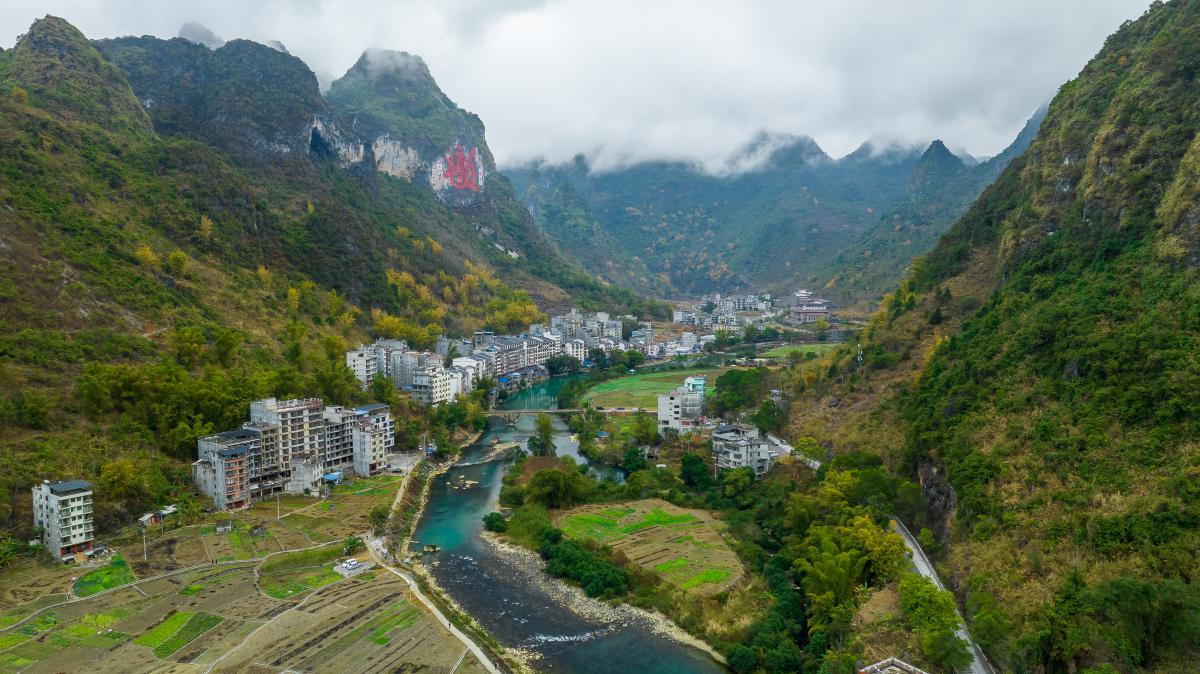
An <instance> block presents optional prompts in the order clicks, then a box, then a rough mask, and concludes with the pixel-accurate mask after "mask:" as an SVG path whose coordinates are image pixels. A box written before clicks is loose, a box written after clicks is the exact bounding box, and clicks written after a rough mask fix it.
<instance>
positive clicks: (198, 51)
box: [95, 36, 368, 167]
mask: <svg viewBox="0 0 1200 674" xmlns="http://www.w3.org/2000/svg"><path fill="white" fill-rule="evenodd" d="M95 44H96V46H97V48H99V50H100V51H101V52H102V53H103V54H104V55H105V56H106V57H107V58H108V59H110V60H111V61H113V63H115V64H116V65H117V66H118V67H119V68H120V69H121V71H123V72H124V73H125V74H126V76H127V77H128V79H129V83H130V85H131V86H132V87H133V90H134V93H136V94H137V97H138V99H139V100H140V101H141V104H142V106H143V107H144V108H145V110H146V112H147V113H148V114H149V115H150V119H152V120H153V122H154V126H155V128H156V129H158V131H159V132H160V133H166V134H171V133H178V134H181V135H187V136H191V137H194V138H198V139H201V140H204V141H205V142H208V143H210V144H212V145H216V146H218V147H221V148H222V149H224V150H227V151H229V152H231V153H233V154H235V155H238V156H242V157H251V158H266V157H272V156H280V155H290V156H308V155H316V156H328V157H330V158H332V159H334V160H335V161H336V162H337V163H338V164H340V165H341V166H343V167H346V166H350V165H352V164H356V163H359V162H362V161H364V160H365V159H366V158H367V154H368V150H367V148H366V147H365V145H364V143H363V142H362V141H361V140H360V139H359V138H357V137H355V136H354V135H353V134H352V133H351V132H350V131H349V129H350V128H351V126H352V125H351V124H350V123H349V120H345V119H342V118H340V117H339V115H338V114H337V113H336V112H335V111H334V110H333V108H332V107H330V105H329V104H328V103H327V102H326V101H325V99H324V98H322V96H321V92H320V89H319V86H318V83H317V78H316V76H315V75H313V73H312V71H310V70H309V69H308V66H306V65H305V64H304V62H303V61H301V60H300V59H298V58H296V57H294V56H291V55H290V54H287V53H286V52H283V51H279V50H277V49H275V48H272V47H268V46H266V45H261V44H258V43H256V42H251V41H249V40H231V41H230V42H226V43H224V44H222V46H220V47H218V48H217V49H210V48H209V47H207V46H204V45H202V44H198V43H196V42H192V41H190V40H186V39H183V38H175V39H171V40H161V39H158V38H154V37H148V36H144V37H126V38H118V39H113V40H99V41H97V42H95Z"/></svg>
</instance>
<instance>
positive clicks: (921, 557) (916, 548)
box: [891, 517, 996, 674]
mask: <svg viewBox="0 0 1200 674" xmlns="http://www.w3.org/2000/svg"><path fill="white" fill-rule="evenodd" d="M891 519H892V530H893V531H895V532H896V533H898V534H900V538H903V539H904V545H906V546H908V549H909V551H910V552H912V563H913V566H915V567H917V573H919V574H921V575H922V576H925V577H926V578H928V579H929V580H932V581H933V584H934V585H937V586H938V588H939V589H942V590H945V589H946V586H945V585H943V584H942V579H941V578H939V577H938V574H937V571H936V570H934V568H933V563H932V562H930V561H929V557H927V556H926V555H925V551H924V550H922V549H921V544H920V543H918V542H917V539H916V537H915V536H913V535H912V532H910V531H909V530H908V527H906V526H904V523H903V522H901V521H900V520H899V519H896V518H895V517H893V518H891ZM955 613H958V609H955ZM955 633H956V634H957V635H958V638H959V639H962V640H963V641H965V642H967V648H968V649H970V651H971V664H970V665H969V666H967V667H964V668H962V669H961V670H959V671H960V672H963V673H964V674H996V670H995V668H993V667H992V665H991V663H990V662H988V659H987V656H986V655H984V653H983V649H982V648H980V647H979V644H977V643H975V641H974V640H973V639H972V638H971V635H970V634H969V633H968V632H967V624H966V622H965V621H964V620H963V617H962V614H961V613H959V614H958V630H957V631H956V632H955Z"/></svg>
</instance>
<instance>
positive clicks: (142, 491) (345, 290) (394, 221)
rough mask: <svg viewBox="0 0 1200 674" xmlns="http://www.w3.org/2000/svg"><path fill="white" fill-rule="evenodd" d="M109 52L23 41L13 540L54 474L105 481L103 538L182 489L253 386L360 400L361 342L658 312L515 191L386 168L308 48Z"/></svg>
mask: <svg viewBox="0 0 1200 674" xmlns="http://www.w3.org/2000/svg"><path fill="white" fill-rule="evenodd" d="M99 47H100V49H99V50H98V49H97V48H96V46H94V45H93V44H91V43H89V42H88V41H87V39H86V38H85V37H84V36H83V35H82V34H80V33H79V31H78V30H76V29H75V28H74V27H72V26H71V25H70V24H68V23H67V22H65V21H63V20H61V19H57V18H53V17H47V18H46V19H43V20H40V21H38V22H36V23H35V24H34V25H33V26H32V27H31V28H30V30H29V32H28V33H26V34H25V35H23V36H21V38H20V39H19V40H18V42H17V44H16V46H15V47H14V48H13V49H11V50H8V51H4V52H0V148H2V150H0V250H3V251H4V254H3V255H2V256H0V314H2V315H3V317H4V320H3V321H0V425H2V426H3V429H4V431H3V434H2V435H3V439H2V440H0V526H4V525H8V524H10V523H16V524H20V525H21V526H27V525H28V522H29V518H28V512H27V510H26V509H27V508H28V502H29V492H28V486H29V485H30V484H31V483H33V482H34V481H36V480H40V479H42V478H60V477H83V478H86V479H91V480H97V481H98V483H99V485H100V488H99V490H98V507H97V523H98V524H100V525H101V527H103V526H105V525H107V524H110V523H112V522H114V521H119V520H120V519H122V518H126V517H128V514H129V513H130V512H136V509H137V508H139V507H144V506H146V505H152V504H153V503H156V502H158V501H159V499H163V498H166V495H167V493H168V492H170V491H171V490H172V489H174V488H176V487H178V486H180V485H183V484H185V483H186V476H187V463H188V462H190V461H191V460H192V458H193V453H194V448H195V446H194V440H195V438H196V437H197V436H199V435H202V434H204V433H207V432H211V431H212V430H220V429H222V428H225V427H229V426H232V425H236V423H238V422H239V421H240V420H241V419H242V417H243V416H244V415H245V412H246V408H245V403H246V402H247V401H249V400H250V399H253V398H254V397H258V396H264V395H271V394H275V395H280V396H285V395H324V396H326V397H328V398H330V399H332V400H344V401H347V402H349V401H351V400H356V399H359V397H360V394H359V393H357V392H356V390H355V387H353V386H352V385H351V384H352V383H348V382H347V380H346V374H347V373H346V371H345V369H344V367H343V366H342V364H341V361H342V354H341V350H342V349H343V348H344V346H345V345H346V344H348V343H355V342H358V341H360V340H364V339H368V338H371V337H374V336H387V337H399V338H403V339H407V340H409V341H410V342H411V343H413V344H414V345H416V346H428V345H430V344H431V343H432V340H433V339H434V338H435V337H436V335H438V334H440V333H443V332H446V333H452V334H468V333H469V332H470V331H472V330H477V329H482V328H489V329H494V330H497V331H504V332H507V331H519V330H521V329H523V328H524V327H525V326H526V325H527V324H528V323H529V322H530V321H532V320H538V319H540V318H541V317H543V316H544V313H543V312H542V310H541V308H540V307H539V306H538V304H537V303H538V302H540V303H541V306H542V307H544V308H551V307H561V306H564V305H567V304H571V303H576V304H579V305H583V306H594V307H610V308H613V309H623V310H633V311H642V310H654V309H656V308H657V305H654V304H644V303H642V302H641V300H640V299H638V298H637V297H635V296H633V295H631V294H629V293H627V292H624V291H619V290H617V289H614V288H612V287H610V286H606V285H603V284H601V283H599V282H597V281H596V280H595V279H594V278H592V277H590V276H588V275H586V274H585V273H583V272H582V271H581V270H580V269H579V268H578V267H577V266H575V265H572V264H570V263H569V262H566V261H565V260H564V259H563V258H562V257H561V256H560V255H559V254H558V252H557V249H556V248H555V247H554V246H553V244H551V243H550V242H549V241H548V240H546V239H545V238H544V237H542V236H541V235H540V234H539V233H538V232H537V230H536V227H535V226H534V225H533V224H532V222H531V220H530V219H529V217H528V215H527V214H525V213H524V211H523V209H522V208H521V207H520V206H519V205H518V204H516V203H515V202H513V201H512V200H511V198H508V200H507V201H505V197H504V192H503V190H499V191H498V192H497V194H495V195H491V194H486V193H485V194H486V196H487V199H488V200H489V203H490V204H491V206H490V207H489V208H490V210H489V209H481V208H476V207H472V206H463V205H461V204H458V203H454V202H452V201H451V200H447V199H442V198H440V197H439V194H438V192H437V190H435V189H433V188H432V187H431V186H430V185H429V184H427V183H421V182H419V181H412V180H406V179H404V178H403V177H395V176H393V175H389V174H387V173H385V172H383V171H381V170H379V169H378V166H377V163H376V162H375V161H374V155H373V154H372V151H371V147H370V143H369V142H367V141H364V140H363V139H362V138H359V137H357V136H355V135H354V134H353V133H351V132H350V130H352V129H353V128H354V118H353V116H351V115H348V114H346V113H343V112H340V111H338V110H336V109H335V108H334V107H333V106H331V105H330V104H328V103H326V102H325V101H324V99H323V98H322V97H321V96H320V93H319V91H318V89H317V82H316V78H315V77H313V75H312V73H311V72H310V71H309V70H308V69H307V67H306V66H304V64H303V63H301V62H300V61H298V60H297V59H295V58H294V57H292V56H290V55H288V54H286V53H284V52H281V51H276V50H274V49H271V48H269V47H266V46H263V45H258V44H255V43H252V42H247V41H242V40H235V41H232V42H230V43H227V44H226V45H225V46H223V47H221V48H220V49H218V50H216V51H210V50H208V49H207V48H206V47H202V46H199V45H196V44H192V43H189V42H187V41H185V40H181V39H176V40H157V39H154V38H126V39H122V40H113V41H103V42H101V43H99ZM393 93H394V92H393ZM423 93H428V92H427V91H425V92H423ZM381 95H382V94H381ZM456 109H457V108H456ZM480 132H481V133H482V130H481V128H480ZM478 142H480V143H482V138H480V139H479V140H478ZM500 182H501V184H502V181H500ZM450 188H451V189H454V187H453V186H451V187H450Z"/></svg>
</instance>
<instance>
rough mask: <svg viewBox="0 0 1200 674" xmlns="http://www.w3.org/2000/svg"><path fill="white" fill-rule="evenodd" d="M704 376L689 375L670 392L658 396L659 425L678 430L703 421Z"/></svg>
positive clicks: (689, 428) (688, 428) (687, 428)
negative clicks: (701, 415)
mask: <svg viewBox="0 0 1200 674" xmlns="http://www.w3.org/2000/svg"><path fill="white" fill-rule="evenodd" d="M705 383H706V380H705V378H704V377H688V378H686V379H684V380H683V386H680V387H678V388H676V389H674V390H673V391H671V392H670V393H665V394H663V395H660V396H658V426H659V428H673V429H675V430H677V431H685V430H691V429H692V428H695V427H696V426H697V425H698V424H699V423H700V421H701V417H700V413H701V411H702V408H703V406H704V388H705Z"/></svg>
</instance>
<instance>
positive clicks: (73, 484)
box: [50, 480, 92, 496]
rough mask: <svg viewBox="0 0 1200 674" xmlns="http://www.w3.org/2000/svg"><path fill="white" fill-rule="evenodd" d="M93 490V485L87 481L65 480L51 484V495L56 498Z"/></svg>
mask: <svg viewBox="0 0 1200 674" xmlns="http://www.w3.org/2000/svg"><path fill="white" fill-rule="evenodd" d="M91 488H92V483H91V482H88V481H87V480H63V481H62V482H52V483H50V493H51V494H54V495H56V496H62V495H63V494H70V493H73V492H77V491H90V490H91Z"/></svg>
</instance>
